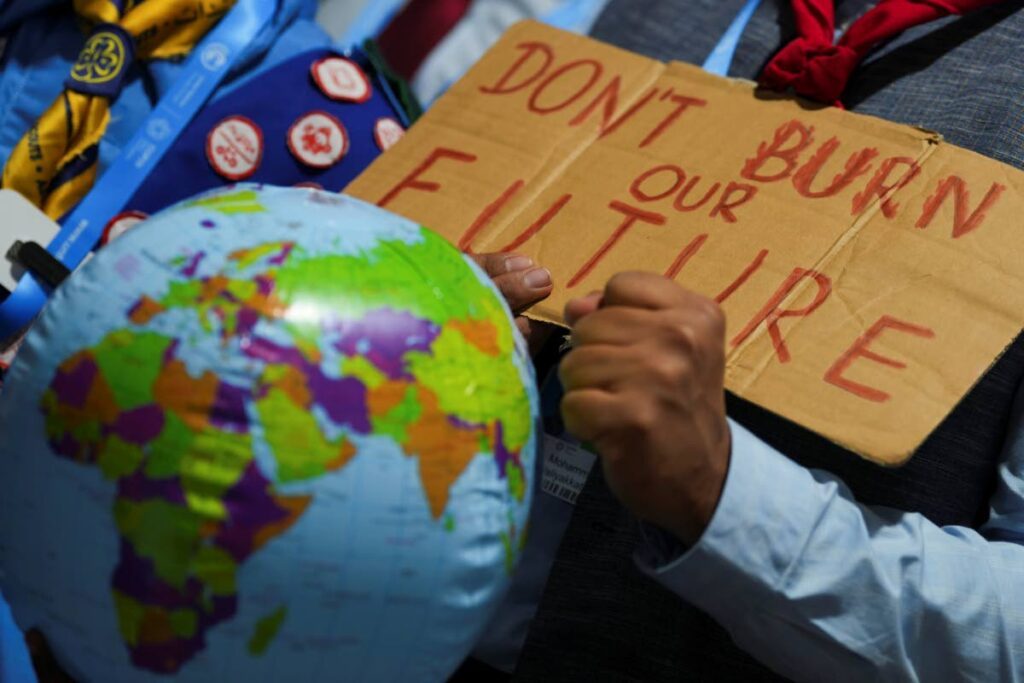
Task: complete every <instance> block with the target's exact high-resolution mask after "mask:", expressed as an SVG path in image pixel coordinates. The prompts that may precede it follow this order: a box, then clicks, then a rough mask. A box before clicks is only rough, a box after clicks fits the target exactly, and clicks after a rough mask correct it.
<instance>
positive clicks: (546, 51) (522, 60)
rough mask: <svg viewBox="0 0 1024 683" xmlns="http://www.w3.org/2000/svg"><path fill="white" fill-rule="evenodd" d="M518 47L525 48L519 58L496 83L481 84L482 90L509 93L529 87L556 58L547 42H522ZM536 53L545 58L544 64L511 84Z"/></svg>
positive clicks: (491, 92)
mask: <svg viewBox="0 0 1024 683" xmlns="http://www.w3.org/2000/svg"><path fill="white" fill-rule="evenodd" d="M516 48H517V49H519V50H523V54H522V55H520V56H519V59H517V60H516V61H515V63H514V64H512V66H510V67H509V69H508V71H506V72H505V73H504V74H502V76H501V78H499V79H498V80H497V81H496V82H495V83H494V85H482V86H480V92H484V93H487V94H488V95H507V94H509V93H513V92H516V91H517V90H522V89H523V88H527V87H529V86H530V85H532V84H533V82H534V81H536V80H537V79H538V78H540V77H541V76H543V75H544V72H545V71H547V70H548V67H549V66H551V61H552V60H553V59H554V58H555V53H554V51H553V50H552V49H551V46H550V45H548V44H547V43H537V42H529V43H520V44H519V45H516ZM535 54H539V55H540V56H541V58H542V59H543V64H541V66H540V68H539V69H537V70H536V71H534V72H533V73H532V74H530V75H529V76H527V77H526V78H524V79H523V80H521V81H519V82H518V83H516V84H514V85H509V81H510V80H512V77H513V76H515V75H516V73H517V72H518V71H519V70H520V69H521V68H523V65H525V64H526V63H527V62H528V61H529V60H530V59H531V58H532V57H533V56H534V55H535Z"/></svg>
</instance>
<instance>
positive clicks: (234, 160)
mask: <svg viewBox="0 0 1024 683" xmlns="http://www.w3.org/2000/svg"><path fill="white" fill-rule="evenodd" d="M206 158H207V160H209V162H210V166H212V167H213V170H214V171H216V172H217V174H218V175H220V176H221V177H224V178H227V179H228V180H245V179H246V178H248V177H249V176H251V175H252V174H253V173H255V172H256V169H258V168H259V167H260V161H262V159H263V131H261V130H260V127H259V126H257V125H256V124H255V123H253V121H252V120H250V119H248V118H246V117H244V116H237V115H236V116H229V117H227V118H226V119H224V120H222V121H221V122H220V123H218V124H217V125H216V126H214V127H213V129H212V130H211V131H210V132H209V134H208V135H207V136H206Z"/></svg>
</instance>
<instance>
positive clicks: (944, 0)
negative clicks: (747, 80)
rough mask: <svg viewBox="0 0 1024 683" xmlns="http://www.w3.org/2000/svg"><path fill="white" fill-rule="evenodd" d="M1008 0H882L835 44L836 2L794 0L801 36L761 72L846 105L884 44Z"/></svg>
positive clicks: (770, 80)
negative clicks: (865, 62) (852, 86)
mask: <svg viewBox="0 0 1024 683" xmlns="http://www.w3.org/2000/svg"><path fill="white" fill-rule="evenodd" d="M1002 1H1003V0H881V2H879V3H878V4H877V5H875V6H874V7H873V8H871V9H870V10H869V11H868V12H866V13H865V14H864V15H863V16H861V17H860V18H859V19H857V21H855V22H853V24H852V25H851V26H850V28H849V29H848V30H847V31H846V33H844V34H843V37H842V38H840V39H839V42H838V43H835V42H834V40H835V7H834V5H833V0H792V3H793V14H794V15H795V18H796V29H797V33H798V34H799V37H797V38H795V39H794V40H793V41H792V42H790V43H789V44H788V45H786V46H785V47H783V48H782V49H781V50H779V52H778V53H777V54H776V55H775V56H774V57H773V58H772V60H771V61H770V62H768V65H767V66H765V68H764V71H762V72H761V85H763V86H765V87H766V88H771V89H772V90H786V89H789V88H792V89H793V91H794V92H795V93H797V94H798V95H802V96H804V97H807V98H809V99H812V100H818V101H819V102H825V103H832V104H835V105H836V106H840V107H841V106H842V104H841V103H840V102H839V97H840V95H842V94H843V90H845V89H846V83H847V81H848V80H849V79H850V74H852V73H853V70H854V69H856V68H857V65H858V64H859V63H860V61H861V60H862V59H864V57H865V56H867V54H868V53H869V52H871V50H872V49H873V48H874V47H875V46H876V45H878V44H879V43H881V42H883V41H885V40H888V39H889V38H892V37H893V36H896V35H897V34H899V33H902V32H903V31H905V30H907V29H908V28H911V27H912V26H917V25H918V24H924V23H926V22H929V21H934V20H935V19H939V18H940V17H944V16H946V15H948V14H963V13H964V12H969V11H971V10H974V9H979V8H981V7H987V6H988V5H995V4H998V3H1000V2H1002Z"/></svg>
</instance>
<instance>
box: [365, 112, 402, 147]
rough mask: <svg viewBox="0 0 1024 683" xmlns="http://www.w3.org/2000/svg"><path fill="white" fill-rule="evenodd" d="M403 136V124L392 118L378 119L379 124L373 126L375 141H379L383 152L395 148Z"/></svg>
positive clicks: (378, 144) (378, 143)
mask: <svg viewBox="0 0 1024 683" xmlns="http://www.w3.org/2000/svg"><path fill="white" fill-rule="evenodd" d="M403 135H405V128H402V124H400V123H399V122H398V121H395V120H394V119H393V118H391V117H390V116H386V117H384V118H382V119H377V123H375V124H374V126H373V139H374V140H376V141H377V146H378V147H380V149H381V151H382V152H386V151H388V150H389V149H391V148H392V147H394V145H395V143H396V142H398V141H399V140H401V139H402V136H403Z"/></svg>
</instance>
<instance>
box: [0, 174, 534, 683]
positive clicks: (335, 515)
mask: <svg viewBox="0 0 1024 683" xmlns="http://www.w3.org/2000/svg"><path fill="white" fill-rule="evenodd" d="M537 414H538V405H537V396H536V393H535V389H534V379H533V374H532V369H531V365H530V361H529V358H528V356H527V354H526V352H525V347H524V344H523V342H522V339H521V338H519V336H518V334H517V332H516V331H515V329H514V326H513V325H512V324H511V316H510V313H509V311H508V309H507V307H506V305H505V304H504V302H503V301H502V299H501V297H500V295H499V294H498V292H497V290H496V289H495V288H494V286H493V285H492V284H491V283H490V281H489V280H488V279H487V277H486V276H485V275H484V274H483V273H482V272H481V271H480V270H479V269H478V268H477V267H476V266H475V265H474V264H473V263H472V262H470V261H469V260H468V259H466V258H465V257H464V256H463V255H462V254H460V253H459V252H458V251H457V250H455V249H454V248H453V247H452V246H450V245H449V244H448V243H447V242H445V241H444V240H443V239H442V238H440V237H439V236H437V235H435V234H434V233H432V232H430V231H429V230H427V229H424V228H422V227H420V226H418V225H415V224H413V223H411V222H409V221H407V220H405V219H402V218H399V217H397V216H395V215H393V214H390V213H388V212H386V211H383V210H381V209H378V208H376V207H373V206H370V205H367V204H364V203H362V202H360V201H358V200H355V199H351V198H348V197H345V196H342V195H335V194H330V193H325V192H320V191H317V190H309V189H283V188H273V187H259V186H245V185H241V186H235V187H233V188H229V189H226V190H221V191H218V192H215V193H212V194H207V195H203V196H200V197H199V198H196V199H193V200H189V201H185V202H182V203H180V204H178V205H176V206H174V207H172V208H170V209H168V210H166V211H163V212H161V213H159V214H157V215H156V216H154V217H152V218H149V219H148V220H146V221H145V222H144V223H142V224H140V225H139V226H138V227H136V228H134V229H133V230H132V231H130V232H129V233H127V234H125V235H124V236H123V237H121V238H119V239H118V240H116V241H114V242H112V243H111V244H110V245H109V246H107V247H105V248H104V249H102V250H101V251H100V252H99V253H98V254H97V256H96V258H94V259H92V261H90V262H89V263H88V264H86V265H85V266H84V267H83V268H82V269H81V270H80V271H79V272H77V273H75V274H74V275H73V276H72V277H71V278H69V279H68V280H67V281H66V282H65V283H64V284H63V285H62V286H61V287H60V288H59V290H58V291H57V292H56V294H55V295H54V297H53V299H52V301H51V302H50V304H49V305H48V307H47V308H46V310H45V311H44V312H43V314H42V316H41V317H40V319H39V320H38V321H37V323H36V324H35V325H34V326H33V328H32V331H31V332H30V334H29V336H28V337H27V339H26V341H25V344H24V346H23V347H22V350H21V352H20V353H19V355H18V357H17V360H16V362H15V364H14V365H13V366H12V368H11V370H10V372H9V374H8V377H7V381H6V383H5V385H4V390H3V394H2V395H0V433H2V434H3V435H4V438H3V439H2V440H0V589H2V591H3V595H4V597H5V598H6V599H7V600H8V601H9V602H10V604H11V607H12V610H13V613H14V616H15V619H16V621H17V623H18V625H19V626H20V627H21V628H23V629H28V628H38V629H39V630H41V631H42V633H43V634H45V636H46V638H47V640H48V642H49V644H50V646H51V647H52V649H53V650H54V653H55V655H56V658H57V659H58V661H59V663H60V665H61V666H62V667H64V668H65V669H66V670H67V671H68V673H70V674H71V675H72V676H74V677H75V678H76V679H78V680H82V681H103V682H104V683H105V682H108V681H147V680H152V681H157V680H159V681H229V680H232V681H233V680H246V681H280V680H346V681H392V680H402V681H417V682H419V681H443V680H444V679H445V678H446V677H447V676H448V675H449V674H450V673H451V672H452V671H453V670H454V669H455V668H456V667H457V666H458V664H459V663H460V661H461V660H462V659H463V658H464V657H465V656H466V655H467V654H468V652H469V651H470V649H471V648H472V646H473V643H474V641H475V639H476V638H477V637H478V635H479V633H480V631H481V629H482V628H483V626H484V625H485V624H486V622H487V620H488V618H489V617H490V614H491V612H492V611H493V608H494V607H496V603H497V601H498V600H499V599H500V598H501V596H502V595H503V592H504V589H505V587H506V585H507V582H508V578H509V574H510V573H511V571H512V569H513V567H514V566H515V563H516V560H517V556H518V553H519V551H520V548H521V546H522V543H523V539H524V532H525V527H526V521H527V511H528V509H529V505H530V500H531V490H532V475H533V471H534V469H533V463H534V450H535V442H536V438H537V433H536V416H537Z"/></svg>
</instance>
